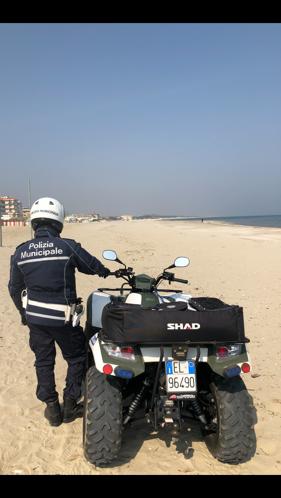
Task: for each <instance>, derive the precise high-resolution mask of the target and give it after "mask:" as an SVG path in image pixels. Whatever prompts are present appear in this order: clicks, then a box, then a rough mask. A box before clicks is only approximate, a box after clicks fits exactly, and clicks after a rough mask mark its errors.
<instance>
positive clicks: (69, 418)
mask: <svg viewBox="0 0 281 498" xmlns="http://www.w3.org/2000/svg"><path fill="white" fill-rule="evenodd" d="M78 417H83V404H82V403H76V401H75V400H74V399H71V398H64V405H63V422H64V423H66V424H67V423H68V422H73V420H75V419H76V418H78Z"/></svg>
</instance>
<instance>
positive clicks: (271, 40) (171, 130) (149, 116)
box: [0, 23, 281, 217]
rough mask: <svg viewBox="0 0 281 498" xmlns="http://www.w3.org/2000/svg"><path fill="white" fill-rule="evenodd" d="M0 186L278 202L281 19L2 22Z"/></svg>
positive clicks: (93, 196)
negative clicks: (54, 22) (175, 21)
mask: <svg viewBox="0 0 281 498" xmlns="http://www.w3.org/2000/svg"><path fill="white" fill-rule="evenodd" d="M0 172H1V175H0V194H7V195H11V196H16V197H17V198H19V199H20V200H22V202H23V204H24V206H28V205H29V197H28V178H30V182H31V201H32V202H34V201H35V200H36V199H38V198H39V197H44V196H50V197H54V198H57V199H59V200H60V201H61V202H63V204H64V205H65V209H66V211H67V213H69V214H70V213H76V212H79V213H82V212H85V213H92V212H96V213H100V214H102V215H105V216H109V215H121V214H133V215H142V214H160V215H161V214H162V215H169V214H171V215H181V216H200V217H201V216H202V217H207V216H236V215H237V216H239V215H258V214H281V195H280V193H281V24H274V23H273V24H266V23H264V24H262V23H261V24H254V23H253V24H247V23H245V24H243V23H241V24H240V23H238V24H228V23H222V24H208V23H207V24H193V23H191V24H189V23H182V24H181V23H179V24H176V23H165V24H161V23H150V24H149V23H143V24H142V23H139V24H138V23H127V24H126V23H124V24H119V23H112V24H110V23H108V24H98V23H97V24H95V23H94V24H82V23H77V24H75V23H70V24H47V23H46V24H45V23H42V24H40V23H37V24H28V23H27V24H20V23H19V24H8V23H7V24H0Z"/></svg>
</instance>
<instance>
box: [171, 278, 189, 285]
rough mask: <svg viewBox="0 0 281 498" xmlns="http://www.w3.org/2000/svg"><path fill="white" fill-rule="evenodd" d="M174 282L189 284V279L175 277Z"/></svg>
mask: <svg viewBox="0 0 281 498" xmlns="http://www.w3.org/2000/svg"><path fill="white" fill-rule="evenodd" d="M173 282H180V283H181V284H188V280H184V279H183V278H173Z"/></svg>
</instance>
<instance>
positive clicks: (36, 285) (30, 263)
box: [8, 197, 110, 426]
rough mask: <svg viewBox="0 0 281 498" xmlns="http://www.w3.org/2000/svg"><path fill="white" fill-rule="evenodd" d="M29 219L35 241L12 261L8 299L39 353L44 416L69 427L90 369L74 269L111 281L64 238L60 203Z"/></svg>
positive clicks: (43, 203)
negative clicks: (59, 383)
mask: <svg viewBox="0 0 281 498" xmlns="http://www.w3.org/2000/svg"><path fill="white" fill-rule="evenodd" d="M30 219H31V225H32V228H33V230H34V231H35V237H34V239H32V240H29V241H27V242H23V243H22V244H20V245H19V246H18V247H17V248H16V251H15V253H14V255H13V256H12V257H11V269H10V271H11V273H10V281H9V284H8V287H9V292H10V295H11V297H12V299H13V301H14V303H15V305H16V307H17V309H18V310H19V312H20V314H21V320H22V324H23V325H28V327H29V330H30V339H29V344H30V347H31V349H32V351H33V352H34V354H35V358H36V361H35V368H36V375H37V381H38V385H37V390H36V395H37V398H38V399H39V400H41V401H43V402H45V403H46V405H47V406H46V408H45V411H44V416H45V417H46V418H47V420H48V421H49V423H50V425H52V426H58V425H60V424H61V423H62V422H71V421H73V420H74V419H75V418H76V417H79V416H82V414H83V406H82V404H81V403H78V401H79V399H80V398H81V385H82V380H83V378H84V375H85V370H86V341H85V336H84V333H83V329H82V327H80V326H79V319H80V316H81V312H82V305H81V303H80V302H79V300H77V295H76V285H75V269H76V268H77V270H78V271H80V272H82V273H86V274H88V275H95V274H97V275H99V276H100V277H104V278H105V277H107V276H108V275H109V273H110V270H109V269H108V268H106V267H105V266H103V264H102V263H101V262H100V261H99V260H98V259H96V258H95V257H94V256H92V255H91V254H89V253H88V252H87V251H86V250H85V249H83V248H82V247H81V245H80V244H79V243H77V242H75V240H72V239H63V238H61V237H60V233H61V231H62V229H63V223H64V207H63V205H62V204H61V203H60V202H59V201H57V200H56V199H52V198H49V197H43V198H41V199H38V200H37V201H36V202H34V204H33V206H32V207H31V211H30ZM56 343H57V344H58V345H59V347H60V349H61V351H62V355H63V357H64V359H65V360H66V362H67V364H68V368H67V376H66V385H65V388H64V393H63V401H64V403H63V411H61V407H60V404H59V397H58V393H57V391H56V385H55V375H54V367H55V356H56V347H55V344H56Z"/></svg>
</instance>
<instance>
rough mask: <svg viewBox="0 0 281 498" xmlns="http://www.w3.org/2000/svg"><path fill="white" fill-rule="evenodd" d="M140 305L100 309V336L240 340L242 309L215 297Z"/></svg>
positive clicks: (134, 340)
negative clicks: (101, 310) (148, 306)
mask: <svg viewBox="0 0 281 498" xmlns="http://www.w3.org/2000/svg"><path fill="white" fill-rule="evenodd" d="M189 304H190V306H192V308H193V309H195V308H196V309H195V311H192V310H190V309H188V305H187V303H186V302H182V301H177V302H175V303H165V304H159V305H157V306H155V307H153V308H143V307H142V306H139V305H136V304H126V303H109V304H107V305H106V306H105V307H104V309H103V312H102V320H101V321H102V333H101V338H102V339H103V340H105V341H112V342H114V343H117V344H174V343H177V342H181V343H182V342H187V343H194V344H199V343H203V344H208V343H224V344H226V343H237V342H240V343H243V342H249V340H248V339H247V338H245V335H244V320H243V308H241V307H240V306H234V305H227V304H225V303H223V302H222V301H220V300H219V299H216V298H193V299H190V300H189Z"/></svg>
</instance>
